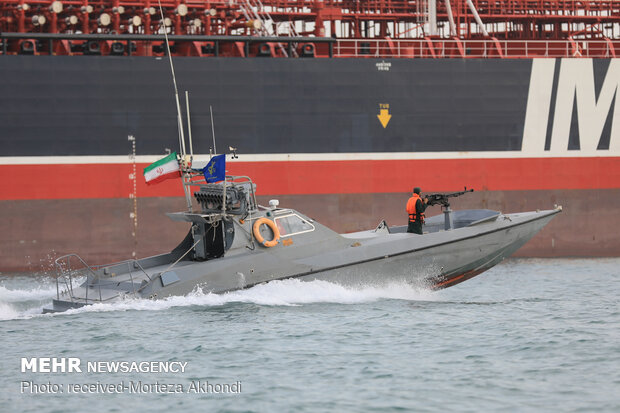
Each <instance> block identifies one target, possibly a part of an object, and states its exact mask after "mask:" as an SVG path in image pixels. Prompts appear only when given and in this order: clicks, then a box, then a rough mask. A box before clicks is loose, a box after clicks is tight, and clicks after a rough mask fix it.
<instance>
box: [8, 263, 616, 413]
mask: <svg viewBox="0 0 620 413" xmlns="http://www.w3.org/2000/svg"><path fill="white" fill-rule="evenodd" d="M378 276H380V274H379V275H378ZM55 293H56V287H55V284H54V283H53V280H52V279H50V278H45V277H43V278H41V277H34V276H30V277H26V276H0V337H1V343H2V350H1V351H0V388H2V393H1V394H0V410H1V411H6V412H37V413H40V412H73V411H86V410H89V411H97V412H121V411H122V412H127V411H148V412H171V411H188V412H190V411H201V412H205V411H231V412H254V411H255V412H315V411H319V412H357V411H359V412H362V411H386V412H391V411H395V412H398V411H420V412H446V411H448V412H481V411H502V412H509V411H514V412H548V411H553V412H573V411H574V412H619V411H620V306H619V298H620V259H561V260H555V259H554V260H533V259H527V260H526V259H518V260H517V259H513V260H508V261H505V262H504V263H502V264H500V265H498V266H497V267H495V268H493V269H491V270H490V271H488V272H486V273H484V274H482V275H480V276H478V277H476V278H474V279H472V280H469V281H467V282H464V283H462V284H459V285H457V286H455V287H452V288H449V289H446V290H442V291H434V292H433V291H428V290H420V289H417V288H415V287H413V286H410V285H408V284H407V283H404V282H403V283H397V284H388V285H383V286H368V287H365V288H364V287H360V288H355V289H353V288H345V287H342V286H339V285H337V284H333V283H329V282H324V281H314V282H308V283H304V282H300V281H298V280H287V281H276V282H271V283H267V284H263V285H259V286H256V287H254V288H251V289H248V290H245V291H239V292H234V293H230V294H224V295H212V294H204V293H202V292H200V291H198V290H197V291H195V292H194V293H192V294H189V295H188V296H185V297H174V298H170V299H166V300H159V301H150V300H127V301H124V302H121V303H116V304H102V305H93V306H89V307H85V308H81V309H77V310H71V311H68V312H66V313H62V314H51V315H41V314H39V313H40V311H41V308H42V307H43V306H46V305H49V304H50V302H51V297H52V296H54V295H55ZM46 359H47V360H48V362H50V360H53V361H54V362H56V364H57V366H56V367H57V369H56V370H57V372H52V370H53V369H52V368H51V367H50V366H51V364H47V369H46V368H45V366H46V364H45V360H46ZM68 359H72V360H74V361H75V360H77V362H78V363H80V364H79V365H80V366H81V370H82V371H81V372H77V371H71V372H69V371H65V372H62V371H59V370H60V368H59V367H58V366H59V365H60V363H61V362H63V361H64V362H66V361H67V360H68ZM23 360H26V363H27V364H26V368H25V369H24V365H23ZM33 360H34V363H40V362H41V360H43V367H44V368H43V370H44V372H39V371H37V372H34V371H32V366H33V365H32V364H28V363H33ZM50 363H51V362H50ZM97 363H99V364H97ZM101 363H102V364H101ZM120 363H125V364H124V365H125V367H126V369H124V370H123V369H120V368H119V366H120ZM153 363H155V364H153ZM175 363H176V364H175ZM182 363H184V365H185V368H184V370H183V371H179V369H178V368H177V369H176V371H167V372H166V371H161V370H162V368H163V367H162V366H168V367H170V366H171V365H172V366H175V365H176V366H177V367H178V366H179V365H180V364H182ZM91 364H92V366H95V367H96V368H94V369H90V370H88V369H89V367H90V366H91ZM37 366H38V367H41V365H40V364H37ZM101 366H103V368H99V367H101ZM132 366H135V369H132ZM138 366H140V367H144V368H138ZM145 366H146V367H145ZM153 366H155V367H157V368H153ZM29 367H30V368H29Z"/></svg>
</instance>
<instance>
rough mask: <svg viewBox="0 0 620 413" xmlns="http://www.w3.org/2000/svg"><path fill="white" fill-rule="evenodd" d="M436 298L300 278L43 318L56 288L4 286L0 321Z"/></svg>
mask: <svg viewBox="0 0 620 413" xmlns="http://www.w3.org/2000/svg"><path fill="white" fill-rule="evenodd" d="M435 294H436V293H433V292H432V291H430V290H428V289H425V288H420V287H416V286H413V285H411V284H410V283H407V282H405V281H402V282H398V281H395V282H393V283H390V284H385V285H381V286H376V285H372V286H370V285H366V286H364V285H360V286H356V287H345V286H342V285H339V284H335V283H332V282H328V281H320V280H315V281H300V280H296V279H289V280H281V281H271V282H268V283H265V284H260V285H257V286H254V287H252V288H249V289H247V290H240V291H233V292H230V293H225V294H212V293H205V292H203V291H202V290H201V289H200V288H197V289H195V290H194V291H193V292H192V293H190V294H188V295H185V296H174V297H168V298H164V299H160V300H148V299H135V298H127V299H125V300H123V301H117V302H114V303H96V304H93V305H90V306H86V307H82V308H77V309H71V310H68V311H66V312H63V313H55V314H45V315H43V314H40V313H41V311H42V309H43V307H45V306H49V305H50V303H51V298H52V297H53V296H55V295H56V287H55V286H54V287H53V288H51V287H49V286H38V287H36V288H33V289H30V290H21V289H9V288H6V287H4V286H0V320H14V319H26V318H32V317H50V316H62V315H71V314H80V313H92V312H110V311H161V310H167V309H170V308H173V307H188V306H207V307H214V306H223V305H226V304H230V303H251V304H257V305H264V306H299V305H304V304H313V303H334V304H357V303H365V302H373V301H378V300H382V299H396V300H408V301H433V296H434V295H435Z"/></svg>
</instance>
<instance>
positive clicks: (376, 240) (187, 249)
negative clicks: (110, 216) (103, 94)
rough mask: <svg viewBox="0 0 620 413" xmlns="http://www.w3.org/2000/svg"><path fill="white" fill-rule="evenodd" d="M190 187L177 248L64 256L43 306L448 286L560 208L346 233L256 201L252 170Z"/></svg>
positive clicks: (468, 214)
mask: <svg viewBox="0 0 620 413" xmlns="http://www.w3.org/2000/svg"><path fill="white" fill-rule="evenodd" d="M191 185H192V186H193V187H195V188H196V189H197V190H195V191H194V193H193V198H194V201H193V204H194V205H196V207H195V208H192V209H190V210H188V211H186V212H177V213H169V214H167V215H168V216H169V217H170V218H172V219H173V220H175V221H181V222H186V223H189V224H190V229H189V232H188V234H187V236H186V237H185V239H184V240H183V241H182V242H181V243H180V244H179V245H178V246H177V247H176V248H175V249H174V250H172V251H171V252H169V253H167V254H162V255H157V256H153V257H149V258H143V259H132V260H127V261H122V262H118V263H114V264H110V265H103V266H89V265H88V264H86V263H85V262H84V261H83V260H82V259H81V258H80V257H79V256H78V255H76V254H70V255H66V256H63V257H60V258H58V259H57V260H56V267H57V271H58V276H57V295H56V298H55V299H54V300H53V303H52V307H51V308H48V309H45V310H44V312H58V311H64V310H67V309H71V308H77V307H82V306H85V305H91V304H97V303H109V302H114V301H118V300H123V299H124V298H127V297H136V298H149V299H161V298H165V297H169V296H173V295H185V294H188V293H190V292H192V291H194V290H196V289H197V288H200V289H202V291H203V292H213V293H225V292H228V291H233V290H239V289H244V288H249V287H252V286H254V285H257V284H260V283H265V282H269V281H273V280H282V279H288V278H298V279H301V280H306V281H311V280H327V281H330V282H334V283H340V284H343V285H367V284H369V283H372V284H378V283H387V282H393V281H402V280H404V281H406V282H409V283H413V284H416V285H419V286H420V287H428V288H431V289H438V288H446V287H450V286H453V285H455V284H458V283H460V282H463V281H465V280H467V279H469V278H472V277H474V276H475V275H477V274H480V273H481V272H483V271H485V270H488V269H489V268H491V267H492V266H494V265H495V264H497V263H499V262H500V261H502V260H503V259H504V258H506V257H508V256H510V255H511V254H512V253H514V252H515V251H516V250H518V249H519V248H520V247H521V246H522V245H523V244H525V243H526V242H527V241H528V240H529V239H530V238H532V237H533V236H534V235H535V234H536V233H537V232H538V231H540V229H542V228H543V227H544V226H545V225H546V224H547V223H548V222H549V221H550V220H551V219H553V217H554V216H555V215H556V214H558V213H559V212H560V211H561V207H556V208H555V209H552V210H546V211H533V212H523V213H515V214H502V213H500V212H497V211H491V210H486V209H483V210H466V211H452V210H451V209H450V208H449V207H448V208H445V209H444V214H443V216H442V215H439V216H435V217H431V218H428V219H427V221H426V224H425V225H424V235H415V234H409V233H406V232H405V231H406V226H400V227H389V226H388V225H387V223H386V222H385V221H382V222H381V223H380V224H379V225H378V226H377V227H376V228H374V229H371V230H367V231H361V232H355V233H349V234H338V233H336V232H334V231H332V230H331V229H329V228H327V227H325V226H323V225H321V224H320V223H319V222H317V221H315V220H314V219H312V218H310V217H308V216H306V215H304V214H303V213H302V212H299V211H296V210H293V209H289V208H283V207H280V206H279V205H278V203H277V202H276V201H275V200H274V201H272V202H270V205H269V206H267V207H264V206H260V205H258V204H257V202H256V197H255V189H256V187H255V184H254V183H253V182H252V181H251V179H250V178H248V177H236V176H226V177H225V179H224V181H221V182H219V183H200V184H196V183H195V182H193V183H191Z"/></svg>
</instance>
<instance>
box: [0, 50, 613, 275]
mask: <svg viewBox="0 0 620 413" xmlns="http://www.w3.org/2000/svg"><path fill="white" fill-rule="evenodd" d="M175 65H176V72H177V77H178V79H179V89H180V90H182V91H183V90H189V91H190V101H191V121H192V135H193V149H194V152H195V153H198V154H201V156H202V157H203V158H204V157H208V153H209V151H210V150H211V149H213V139H212V136H211V119H210V116H209V107H210V106H212V107H213V113H214V116H215V133H216V136H217V145H218V146H217V148H216V149H217V150H218V152H220V153H221V152H223V151H224V149H225V148H228V147H229V146H231V147H235V148H238V152H239V154H240V155H239V159H235V160H231V162H229V164H228V169H229V172H230V173H237V174H244V175H245V174H250V175H252V176H253V177H254V179H255V182H257V184H258V194H259V195H260V196H261V200H262V201H263V202H265V203H266V201H267V200H268V199H270V198H274V197H277V198H279V199H280V203H281V205H285V206H287V207H292V208H300V209H302V208H301V207H302V206H303V209H304V210H306V211H309V212H310V215H311V216H314V217H315V218H316V219H319V220H321V221H322V222H325V223H326V224H327V225H329V226H331V227H333V228H334V229H336V230H339V231H342V232H346V231H355V230H359V229H363V228H367V227H369V226H372V225H373V224H376V223H377V222H379V221H380V220H381V219H383V218H385V219H387V220H388V222H389V223H390V224H391V225H394V224H398V223H404V222H405V221H406V215H405V213H404V205H405V202H406V199H407V198H408V193H409V191H411V188H412V187H413V186H421V187H422V189H423V191H424V192H435V191H453V190H460V189H462V187H463V186H467V187H471V188H475V189H476V192H475V193H474V194H471V195H467V196H465V197H462V198H460V199H458V201H457V202H455V204H454V206H455V207H458V208H490V209H497V210H501V211H503V212H506V213H509V212H514V211H518V210H529V209H536V208H540V209H548V208H550V207H553V204H562V205H563V206H564V213H563V214H562V215H561V216H560V217H558V218H557V219H556V220H554V222H552V223H551V224H550V225H549V226H548V227H546V228H545V229H544V230H543V231H542V232H541V233H540V234H539V235H537V236H536V237H535V238H534V239H533V240H532V241H531V242H530V243H528V244H527V245H526V246H524V247H523V248H522V249H521V250H520V251H519V252H518V253H517V255H522V256H524V255H525V256H614V255H618V252H619V251H620V236H619V235H618V234H617V232H616V231H615V229H614V228H613V226H612V225H610V219H614V218H615V217H617V216H619V213H620V191H618V189H619V188H620V136H618V135H620V129H619V128H620V124H618V122H620V106H619V105H617V104H616V102H615V97H616V93H617V88H618V86H619V85H620V62H618V61H617V60H615V59H598V60H591V59H563V60H560V59H504V60H502V59H497V60H494V59H441V60H434V59H387V60H377V59H272V58H247V59H242V58H203V59H196V58H176V59H175ZM0 71H1V72H2V73H3V74H4V76H5V78H6V79H10V80H11V81H10V82H3V84H2V85H0V109H1V110H0V124H2V125H3V126H2V133H1V134H0V145H2V146H1V147H2V153H1V155H2V156H1V157H0V177H1V179H0V193H1V195H0V197H1V200H0V214H1V215H2V217H3V219H2V221H1V222H0V263H1V264H0V266H1V268H0V270H2V271H9V270H24V269H31V270H37V269H39V268H41V266H43V267H45V265H47V262H48V260H49V259H50V258H51V257H52V256H53V255H54V254H63V253H66V252H69V251H79V252H80V254H81V255H83V256H85V257H86V258H87V259H88V261H91V262H106V261H114V260H117V259H120V258H122V257H126V256H127V252H128V251H131V252H135V254H136V255H137V256H144V255H151V254H154V253H158V252H163V251H166V250H169V249H170V248H171V247H172V246H174V245H175V244H176V243H177V242H178V241H179V240H180V239H181V238H182V237H183V235H184V234H185V233H186V231H187V228H186V226H184V225H182V224H178V223H173V222H168V221H167V219H166V218H165V217H164V216H163V213H164V212H168V211H170V210H175V209H178V210H181V209H183V208H184V201H183V200H182V199H181V198H180V196H181V195H182V190H181V185H180V184H179V183H178V182H174V181H167V182H164V183H162V184H159V185H155V186H150V187H147V186H146V185H145V184H144V183H143V179H142V177H141V176H139V175H141V173H140V172H141V169H142V168H143V167H144V166H146V165H148V164H149V163H150V162H152V161H154V160H156V159H158V157H161V155H162V154H163V153H164V151H165V149H166V148H168V149H171V150H176V149H177V147H178V138H177V136H178V135H177V131H176V107H175V104H174V100H173V99H172V98H171V97H172V95H173V89H172V86H171V82H170V73H169V66H168V63H167V62H166V61H165V60H162V59H158V58H146V57H126V56H125V57H92V56H91V57H87V56H83V57H80V56H2V57H1V58H0ZM128 135H133V136H135V153H136V155H137V156H136V157H135V158H133V157H132V156H130V155H132V150H133V148H132V141H128V139H127V137H128ZM134 168H135V169H134ZM134 170H136V171H138V176H136V175H135V174H134ZM334 177H338V179H334ZM134 183H135V186H134ZM134 196H137V202H135V203H134V198H133V197H134ZM435 212H436V213H439V210H438V208H437V211H435ZM429 213H430V214H431V215H432V214H433V210H432V209H431V210H429ZM162 233H166V234H167V236H166V237H165V239H162V237H161V236H157V237H156V236H155V234H162Z"/></svg>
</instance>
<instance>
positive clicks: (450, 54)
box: [0, 33, 620, 59]
mask: <svg viewBox="0 0 620 413" xmlns="http://www.w3.org/2000/svg"><path fill="white" fill-rule="evenodd" d="M163 41H164V38H163V36H161V35H144V34H143V35H140V34H118V35H116V34H66V33H0V55H11V54H12V55H17V54H30V55H72V56H73V55H76V56H79V55H100V56H107V55H113V56H134V55H135V56H152V57H159V56H163V55H164V52H163V48H162V47H161V45H162V42H163ZM170 42H171V44H172V45H173V55H175V56H186V57H207V58H208V57H242V58H248V57H255V56H258V55H259V54H257V53H259V52H258V50H260V49H261V45H273V44H276V43H278V44H279V43H282V44H284V45H285V48H286V49H287V50H288V52H287V53H278V52H277V51H275V52H274V50H276V48H273V47H268V48H267V49H269V50H271V51H272V52H271V54H270V55H269V56H271V57H273V58H286V56H289V58H290V56H292V54H291V53H290V51H291V50H293V49H296V50H298V51H304V50H309V54H306V55H305V57H306V58H380V59H388V58H389V59H392V58H405V59H407V58H409V59H417V58H424V59H445V58H462V59H467V58H499V59H529V58H545V57H547V58H565V57H571V58H574V57H587V58H615V57H616V50H617V49H620V40H616V39H609V38H606V37H600V38H588V39H580V38H577V36H575V38H572V37H569V38H567V39H563V40H502V39H498V38H495V37H487V38H481V39H460V38H458V37H453V38H439V37H425V38H400V39H391V38H363V39H336V38H329V37H257V36H254V37H252V36H198V35H173V36H170ZM115 45H120V46H122V47H120V48H119V47H115ZM308 45H311V46H312V47H310V48H305V46H308ZM119 51H120V52H119ZM265 57H268V56H265Z"/></svg>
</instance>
